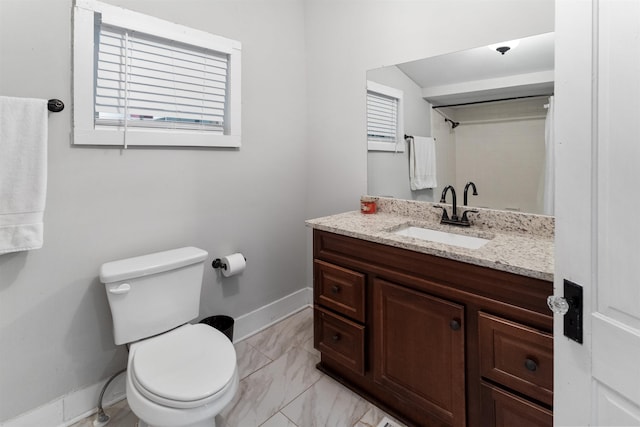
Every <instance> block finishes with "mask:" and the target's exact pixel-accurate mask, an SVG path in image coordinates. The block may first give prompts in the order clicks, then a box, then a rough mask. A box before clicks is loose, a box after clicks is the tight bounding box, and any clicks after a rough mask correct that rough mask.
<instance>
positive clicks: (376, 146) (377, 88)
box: [367, 80, 405, 153]
mask: <svg viewBox="0 0 640 427" xmlns="http://www.w3.org/2000/svg"><path fill="white" fill-rule="evenodd" d="M369 92H373V93H377V94H381V95H384V96H388V97H390V98H395V99H397V100H398V111H397V115H398V117H397V121H396V141H395V142H384V141H377V140H370V139H369V129H368V124H367V150H368V151H393V152H395V153H404V151H405V144H403V142H404V102H403V99H404V92H403V91H402V90H400V89H396V88H393V87H390V86H385V85H383V84H380V83H377V82H374V81H371V80H367V96H368V95H369ZM368 119H369V111H368V109H367V121H368Z"/></svg>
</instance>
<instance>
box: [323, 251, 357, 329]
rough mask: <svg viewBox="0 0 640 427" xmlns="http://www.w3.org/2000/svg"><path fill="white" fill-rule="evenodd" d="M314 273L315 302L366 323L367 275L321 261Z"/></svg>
mask: <svg viewBox="0 0 640 427" xmlns="http://www.w3.org/2000/svg"><path fill="white" fill-rule="evenodd" d="M313 271H314V276H315V277H314V279H315V280H314V286H313V292H314V298H315V302H316V303H317V304H320V305H322V306H324V307H327V308H330V309H332V310H334V311H337V312H338V313H341V314H344V315H345V316H348V317H350V318H352V319H353V320H356V321H358V322H362V323H364V296H365V295H364V288H365V275H364V274H362V273H358V272H356V271H353V270H349V269H346V268H343V267H338V266H337V265H333V264H329V263H328V262H324V261H320V260H314V261H313Z"/></svg>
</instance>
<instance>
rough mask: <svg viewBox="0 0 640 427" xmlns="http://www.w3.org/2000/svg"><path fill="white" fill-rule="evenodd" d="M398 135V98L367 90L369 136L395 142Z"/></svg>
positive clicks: (369, 138)
mask: <svg viewBox="0 0 640 427" xmlns="http://www.w3.org/2000/svg"><path fill="white" fill-rule="evenodd" d="M397 135H398V99H397V98H393V97H391V96H386V95H382V94H379V93H375V92H371V91H368V92H367V138H368V140H369V141H382V142H389V143H395V142H396V140H397Z"/></svg>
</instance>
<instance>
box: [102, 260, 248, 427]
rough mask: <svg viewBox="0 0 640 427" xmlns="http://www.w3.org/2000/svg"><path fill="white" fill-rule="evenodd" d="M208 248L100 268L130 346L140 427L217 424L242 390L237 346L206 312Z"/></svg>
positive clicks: (131, 387)
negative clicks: (202, 318)
mask: <svg viewBox="0 0 640 427" xmlns="http://www.w3.org/2000/svg"><path fill="white" fill-rule="evenodd" d="M207 255H208V254H207V252H206V251H203V250H202V249H198V248H194V247H187V248H180V249H174V250H170V251H165V252H157V253H154V254H150V255H144V256H139V257H135V258H128V259H123V260H119V261H113V262H108V263H106V264H103V265H102V267H101V268H100V280H101V281H102V283H104V284H105V287H106V291H107V297H108V299H109V306H110V307H111V314H112V317H113V334H114V338H115V343H116V344H118V345H119V344H127V343H128V344H130V346H129V361H128V367H127V383H126V384H127V386H126V389H127V401H128V403H129V407H130V408H131V410H132V411H133V412H134V414H136V415H137V416H138V418H140V426H147V425H148V426H154V427H200V426H207V427H213V426H215V419H214V418H215V416H216V415H217V414H218V413H219V412H220V411H221V410H222V409H223V408H224V407H225V406H226V405H227V404H228V403H229V402H230V401H231V399H233V396H234V395H235V393H236V391H237V389H238V368H237V363H236V352H235V349H234V347H233V344H232V343H231V342H230V341H229V339H228V338H227V337H226V336H225V335H224V334H223V333H222V332H220V331H218V330H216V329H214V328H212V327H210V326H208V325H204V324H189V323H188V322H189V321H190V320H193V319H195V318H196V317H197V316H198V312H199V308H200V307H199V306H200V290H201V287H202V275H203V272H204V262H205V260H206V258H207Z"/></svg>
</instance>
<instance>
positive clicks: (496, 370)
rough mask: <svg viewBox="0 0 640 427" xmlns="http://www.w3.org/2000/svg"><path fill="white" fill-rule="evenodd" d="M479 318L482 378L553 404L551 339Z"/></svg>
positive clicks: (500, 321)
mask: <svg viewBox="0 0 640 427" xmlns="http://www.w3.org/2000/svg"><path fill="white" fill-rule="evenodd" d="M478 316H479V319H478V328H479V334H480V336H479V339H480V372H481V374H482V376H483V377H485V378H488V379H491V380H493V381H496V382H498V383H500V384H502V385H504V386H506V387H509V388H511V389H513V390H515V391H518V392H520V393H523V394H525V395H527V396H529V397H531V398H533V399H536V400H539V401H541V402H543V403H546V404H548V405H549V406H551V405H553V336H552V335H551V334H548V333H545V332H541V331H539V330H536V329H533V328H530V327H528V326H524V325H521V324H519V323H516V322H512V321H510V320H505V319H502V318H500V317H496V316H492V315H490V314H487V313H478Z"/></svg>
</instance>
